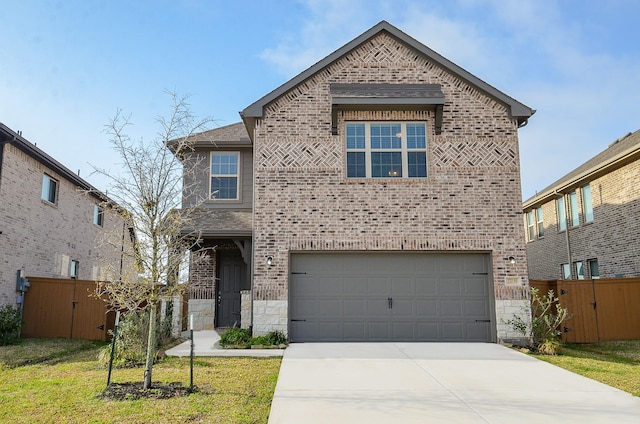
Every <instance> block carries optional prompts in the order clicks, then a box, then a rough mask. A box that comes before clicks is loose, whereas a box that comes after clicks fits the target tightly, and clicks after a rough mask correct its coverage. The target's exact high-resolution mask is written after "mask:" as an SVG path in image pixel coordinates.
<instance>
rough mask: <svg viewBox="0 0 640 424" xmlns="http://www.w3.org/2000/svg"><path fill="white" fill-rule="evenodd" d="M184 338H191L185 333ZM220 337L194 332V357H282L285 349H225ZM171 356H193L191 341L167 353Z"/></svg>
mask: <svg viewBox="0 0 640 424" xmlns="http://www.w3.org/2000/svg"><path fill="white" fill-rule="evenodd" d="M184 337H189V332H185V334H184ZM219 341H220V335H219V334H218V333H217V332H216V331H214V330H204V331H194V332H193V343H194V352H193V354H194V356H255V357H267V356H282V354H283V353H284V349H223V348H221V347H220V345H219V344H218V342H219ZM165 353H166V354H167V355H169V356H189V355H191V341H190V340H187V341H186V342H184V343H181V344H179V345H178V346H176V347H173V348H171V349H168V350H167V351H166V352H165Z"/></svg>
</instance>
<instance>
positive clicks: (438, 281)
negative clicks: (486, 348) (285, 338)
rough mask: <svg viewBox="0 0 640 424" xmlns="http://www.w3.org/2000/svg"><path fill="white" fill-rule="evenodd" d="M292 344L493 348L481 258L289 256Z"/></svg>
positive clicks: (485, 264) (487, 271)
mask: <svg viewBox="0 0 640 424" xmlns="http://www.w3.org/2000/svg"><path fill="white" fill-rule="evenodd" d="M289 283H290V286H289V296H290V298H289V336H290V338H291V340H293V341H294V342H335V341H345V342H356V341H363V342H364V341H442V342H454V341H456V342H457V341H459V342H492V341H495V338H496V336H495V328H496V325H495V312H494V294H493V293H494V291H493V284H492V278H491V258H490V255H489V254H488V253H423V252H420V253H413V252H411V253H409V252H393V253H391V252H353V253H292V254H291V260H290V279H289Z"/></svg>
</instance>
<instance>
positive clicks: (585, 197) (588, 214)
mask: <svg viewBox="0 0 640 424" xmlns="http://www.w3.org/2000/svg"><path fill="white" fill-rule="evenodd" d="M582 215H583V216H584V222H592V221H593V200H592V198H591V186H590V185H588V184H587V185H586V186H584V187H582Z"/></svg>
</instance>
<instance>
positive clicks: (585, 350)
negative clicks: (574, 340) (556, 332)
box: [535, 340, 640, 396]
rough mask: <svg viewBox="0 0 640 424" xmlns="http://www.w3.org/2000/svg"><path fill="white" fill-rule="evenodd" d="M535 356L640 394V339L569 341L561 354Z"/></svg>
mask: <svg viewBox="0 0 640 424" xmlns="http://www.w3.org/2000/svg"><path fill="white" fill-rule="evenodd" d="M535 357H536V358H538V359H541V360H543V361H546V362H549V363H551V364H554V365H557V366H559V367H562V368H564V369H567V370H569V371H572V372H575V373H577V374H580V375H584V376H585V377H589V378H591V379H594V380H597V381H600V382H602V383H605V384H608V385H609V386H613V387H616V388H618V389H620V390H624V391H625V392H628V393H631V394H632V395H634V396H640V340H632V341H622V342H601V343H593V344H568V345H565V346H563V348H562V352H561V354H560V355H556V356H545V355H535Z"/></svg>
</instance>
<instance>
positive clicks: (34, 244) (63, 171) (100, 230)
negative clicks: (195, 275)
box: [0, 123, 131, 305]
mask: <svg viewBox="0 0 640 424" xmlns="http://www.w3.org/2000/svg"><path fill="white" fill-rule="evenodd" d="M107 204H108V198H107V197H106V196H105V195H104V194H102V193H101V192H99V191H98V190H97V189H96V188H95V187H93V186H92V185H90V184H89V183H88V182H87V181H86V180H84V179H82V178H80V177H79V176H78V175H77V174H76V173H74V172H72V171H71V170H69V169H68V168H67V167H65V166H64V165H62V164H61V163H60V162H58V161H57V160H55V159H54V158H52V157H51V156H49V155H48V154H46V153H45V152H44V151H42V149H39V148H38V147H37V146H35V145H34V144H33V143H31V142H29V141H28V140H27V139H25V138H24V137H22V135H21V133H18V132H15V131H13V130H11V129H10V128H9V127H7V126H5V125H4V124H1V123H0V305H5V304H12V305H15V304H16V300H17V298H18V295H19V294H20V293H19V292H17V291H16V280H17V274H18V272H19V271H22V273H23V275H24V276H25V277H27V278H28V277H44V278H57V279H77V280H97V279H98V278H99V275H100V267H101V266H102V265H103V264H104V263H105V261H107V260H111V261H113V262H115V263H118V262H119V261H120V258H121V256H120V255H121V252H120V250H121V249H114V248H109V247H107V246H102V247H101V246H100V245H99V244H98V243H97V240H98V239H99V238H100V237H101V236H102V235H103V234H104V233H105V232H109V231H118V232H122V231H124V232H125V235H126V237H125V238H123V243H126V244H127V248H129V247H130V246H131V242H130V237H129V230H128V226H126V228H125V225H124V222H123V219H122V217H121V215H120V214H118V213H116V212H115V210H114V209H112V208H110V207H108V206H107Z"/></svg>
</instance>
